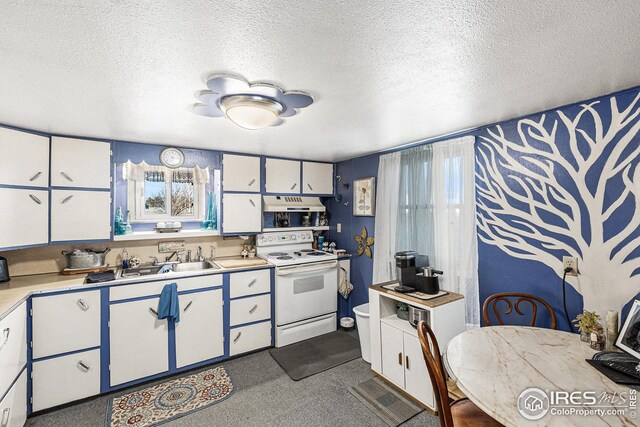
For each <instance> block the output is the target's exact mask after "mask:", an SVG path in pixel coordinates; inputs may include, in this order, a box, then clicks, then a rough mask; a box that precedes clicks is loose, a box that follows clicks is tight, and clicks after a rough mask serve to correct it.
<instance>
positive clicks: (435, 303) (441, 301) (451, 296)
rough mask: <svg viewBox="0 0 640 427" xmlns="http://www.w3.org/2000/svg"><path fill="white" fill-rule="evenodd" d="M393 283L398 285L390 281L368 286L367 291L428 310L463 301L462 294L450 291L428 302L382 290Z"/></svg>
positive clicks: (394, 281)
mask: <svg viewBox="0 0 640 427" xmlns="http://www.w3.org/2000/svg"><path fill="white" fill-rule="evenodd" d="M394 283H398V281H397V280H392V281H390V282H385V283H380V284H377V285H372V286H369V289H371V290H374V291H376V292H380V293H383V294H387V295H391V296H393V297H394V299H397V300H399V301H401V302H406V303H409V304H414V305H417V304H419V305H423V306H427V307H430V308H435V307H439V306H441V305H445V304H448V303H450V302H453V301H457V300H459V299H463V298H464V295H462V294H458V293H455V292H451V291H446V292H449V293H448V294H447V295H443V296H441V297H436V298H433V299H429V300H422V299H418V298H413V297H410V296H409V295H406V294H401V293H400V292H394V291H391V290H389V289H385V288H383V286H386V285H391V284H394ZM443 290H444V289H443Z"/></svg>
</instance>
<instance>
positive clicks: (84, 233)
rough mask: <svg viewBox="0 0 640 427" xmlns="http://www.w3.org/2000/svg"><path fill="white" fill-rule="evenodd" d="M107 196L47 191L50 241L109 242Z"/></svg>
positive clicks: (109, 200)
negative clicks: (49, 211)
mask: <svg viewBox="0 0 640 427" xmlns="http://www.w3.org/2000/svg"><path fill="white" fill-rule="evenodd" d="M110 238H111V193H109V192H108V191H85V190H51V241H52V242H64V241H71V240H109V239H110Z"/></svg>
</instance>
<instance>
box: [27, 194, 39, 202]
mask: <svg viewBox="0 0 640 427" xmlns="http://www.w3.org/2000/svg"><path fill="white" fill-rule="evenodd" d="M29 197H31V200H33V201H34V202H36V203H37V204H39V205H41V204H42V201H41V200H40V199H38V198H37V197H36V196H34V195H33V194H29Z"/></svg>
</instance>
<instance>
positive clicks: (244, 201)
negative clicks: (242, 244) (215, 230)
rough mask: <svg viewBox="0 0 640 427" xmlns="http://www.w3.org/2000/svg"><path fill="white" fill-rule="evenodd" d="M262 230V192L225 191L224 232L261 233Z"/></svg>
mask: <svg viewBox="0 0 640 427" xmlns="http://www.w3.org/2000/svg"><path fill="white" fill-rule="evenodd" d="M261 231H262V196H261V195H260V194H234V193H231V194H229V193H225V194H224V195H223V196H222V232H223V233H224V234H229V233H240V234H241V233H260V232H261Z"/></svg>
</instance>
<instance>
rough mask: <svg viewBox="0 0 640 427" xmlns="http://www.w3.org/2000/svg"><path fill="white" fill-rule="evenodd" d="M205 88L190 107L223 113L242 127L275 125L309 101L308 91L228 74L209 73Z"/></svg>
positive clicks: (207, 113)
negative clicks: (284, 88)
mask: <svg viewBox="0 0 640 427" xmlns="http://www.w3.org/2000/svg"><path fill="white" fill-rule="evenodd" d="M207 86H208V87H209V90H203V91H201V92H200V93H199V94H198V100H199V101H200V102H198V103H197V104H195V105H194V106H193V110H194V111H195V112H196V113H198V114H201V115H203V116H209V117H224V116H226V117H227V118H229V120H231V121H232V122H234V123H235V124H237V125H238V126H240V127H242V128H245V129H262V128H265V127H267V126H278V125H279V124H282V123H283V120H282V118H283V117H291V116H294V115H295V114H296V113H297V111H296V109H298V108H304V107H308V106H309V105H311V104H312V103H313V98H312V97H311V95H309V94H308V93H305V92H300V91H290V92H285V91H283V90H282V89H280V88H279V87H278V86H275V85H272V84H269V83H262V82H254V83H249V82H247V81H246V80H244V79H243V78H241V77H237V76H231V75H227V74H225V75H217V76H212V77H211V78H209V80H208V81H207Z"/></svg>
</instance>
